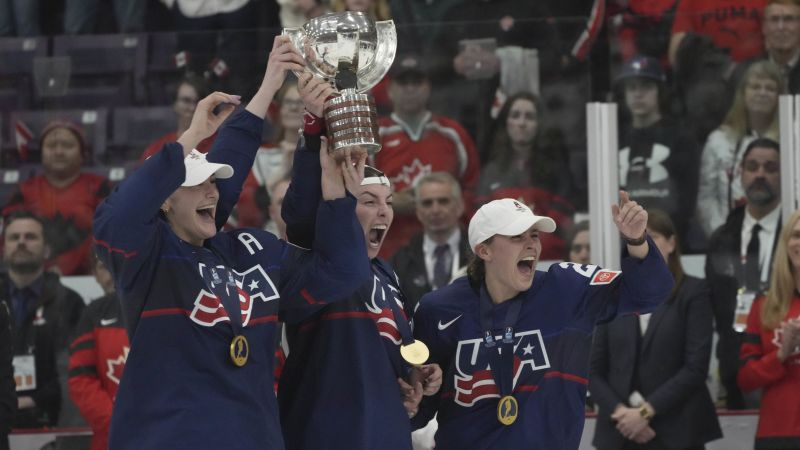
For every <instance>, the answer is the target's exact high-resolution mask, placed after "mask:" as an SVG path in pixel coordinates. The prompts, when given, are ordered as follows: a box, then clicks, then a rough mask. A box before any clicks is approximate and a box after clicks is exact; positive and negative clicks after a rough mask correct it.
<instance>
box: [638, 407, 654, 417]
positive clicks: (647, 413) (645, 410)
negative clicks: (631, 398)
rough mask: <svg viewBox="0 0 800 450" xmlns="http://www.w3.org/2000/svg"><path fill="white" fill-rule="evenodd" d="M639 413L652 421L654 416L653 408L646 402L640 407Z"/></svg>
mask: <svg viewBox="0 0 800 450" xmlns="http://www.w3.org/2000/svg"><path fill="white" fill-rule="evenodd" d="M639 415H640V416H641V417H642V419H644V420H647V421H650V419H652V418H653V410H652V409H650V408H648V407H647V404H644V405H642V406H640V407H639Z"/></svg>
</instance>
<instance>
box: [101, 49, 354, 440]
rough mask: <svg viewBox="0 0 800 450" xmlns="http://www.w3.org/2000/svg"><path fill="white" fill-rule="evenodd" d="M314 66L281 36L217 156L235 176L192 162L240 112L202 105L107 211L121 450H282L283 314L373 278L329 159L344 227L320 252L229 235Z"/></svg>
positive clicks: (104, 230)
mask: <svg viewBox="0 0 800 450" xmlns="http://www.w3.org/2000/svg"><path fill="white" fill-rule="evenodd" d="M302 64H303V61H302V57H301V56H300V55H299V53H298V52H297V50H296V49H294V47H293V46H292V45H291V43H290V42H289V41H288V38H286V37H278V38H276V40H275V45H274V47H273V50H272V53H271V54H270V60H269V63H268V65H267V72H266V74H265V76H264V81H263V82H262V85H261V88H260V89H259V91H258V93H257V94H256V95H255V96H254V97H253V99H252V100H251V102H250V103H249V104H248V106H247V108H246V110H244V111H242V112H241V113H239V114H237V115H235V116H234V117H232V118H231V119H230V120H229V121H228V122H227V123H226V126H225V127H224V128H223V129H222V130H221V131H220V133H219V136H218V137H217V139H216V141H215V145H214V148H213V149H212V151H211V154H210V155H209V159H211V160H212V161H213V160H220V159H224V160H226V162H229V163H230V164H231V165H228V164H218V163H212V162H209V161H208V160H207V159H206V157H205V155H203V154H201V153H199V152H197V151H194V150H192V149H193V148H194V147H195V145H197V144H198V143H199V142H200V141H202V140H203V139H204V138H206V137H208V136H210V135H211V134H213V133H214V132H215V131H216V130H217V128H218V127H219V125H220V124H221V123H222V122H223V121H224V120H225V118H226V117H227V116H229V115H230V114H231V111H232V110H233V106H232V105H235V104H238V103H239V99H238V97H235V96H230V95H227V94H223V93H219V92H217V93H214V94H212V95H210V96H208V97H206V98H205V99H203V100H202V101H201V102H200V103H199V104H198V106H197V109H196V111H195V116H194V118H193V120H192V124H191V126H190V128H189V130H188V131H187V132H186V133H184V134H183V135H182V136H181V137H180V138H179V139H178V141H177V142H176V143H170V144H167V145H165V147H164V149H163V150H162V151H160V152H159V153H158V154H156V155H154V156H153V157H151V158H150V159H148V160H147V161H145V163H144V164H143V165H142V167H141V168H140V169H139V170H138V171H137V172H135V173H134V174H133V175H132V176H131V177H130V178H129V179H128V180H126V181H125V182H124V183H122V184H121V185H120V186H119V187H118V188H117V189H116V190H115V191H114V192H113V193H112V194H111V196H110V197H109V198H108V199H107V200H106V202H105V203H103V204H102V205H101V206H100V208H99V209H98V211H97V213H96V216H95V223H94V230H95V242H96V248H97V250H98V254H99V256H100V257H101V259H102V260H103V262H104V263H105V264H106V265H107V266H108V267H109V268H110V269H111V271H112V273H113V275H114V278H115V281H116V285H117V292H118V293H119V296H120V299H121V302H122V309H123V317H124V319H125V322H126V326H127V328H128V334H129V335H130V340H131V350H130V353H129V354H128V358H127V362H126V366H125V373H124V376H123V378H122V382H121V383H120V386H119V390H118V393H117V399H116V404H115V406H114V414H113V416H112V419H111V422H112V423H111V431H110V437H109V444H110V445H109V447H110V448H111V449H112V450H113V449H137V450H138V449H146V448H147V449H166V448H176V449H177V448H186V449H193V450H194V449H201V450H202V449H223V448H225V449H228V448H230V449H233V448H236V449H262V448H269V449H282V448H283V447H284V445H283V438H282V436H281V433H280V426H279V424H278V411H277V402H276V400H275V395H274V392H273V383H272V365H273V361H274V359H273V351H274V342H275V336H274V334H275V322H276V320H277V315H278V310H279V306H280V308H296V309H301V310H302V309H304V308H307V307H308V306H310V305H316V304H319V303H324V302H327V301H333V300H337V299H341V298H344V297H346V296H347V295H348V294H349V293H350V292H352V290H353V289H355V288H356V287H357V286H359V285H361V284H363V283H364V281H365V280H366V279H367V277H368V273H369V268H368V265H367V264H366V260H365V258H364V250H363V248H364V241H363V237H362V235H363V233H362V232H361V228H360V227H359V226H358V223H357V221H356V219H355V216H354V210H355V200H354V199H353V198H350V197H346V195H345V188H344V181H343V180H342V177H343V173H342V171H341V168H340V167H336V165H335V164H334V163H333V161H332V160H331V159H328V158H324V159H323V160H322V161H321V163H320V164H321V166H322V171H321V174H322V175H321V178H322V179H321V186H322V197H323V200H322V201H321V202H320V205H319V219H318V221H319V222H320V223H323V224H326V225H329V224H336V225H337V226H335V227H334V226H328V227H320V228H319V229H318V231H317V236H316V237H317V239H316V245H315V246H314V249H313V251H308V250H303V249H300V248H297V247H295V246H292V245H289V244H287V243H286V242H284V241H280V240H278V239H277V238H275V237H274V235H272V234H271V233H268V232H266V231H263V230H256V229H243V230H234V231H231V232H222V233H218V232H217V230H218V228H219V227H220V226H221V225H222V224H223V223H224V222H225V219H226V218H227V216H228V214H229V212H230V211H229V208H230V207H231V206H232V205H233V204H234V203H235V201H236V198H238V194H239V191H240V190H241V187H242V183H243V182H244V179H245V177H246V176H247V174H248V172H249V169H250V166H251V165H252V163H253V158H254V156H255V153H256V151H257V149H258V144H259V140H260V137H261V127H262V126H263V120H264V115H265V114H266V110H267V106H268V105H269V103H270V101H271V99H272V96H273V95H274V93H275V91H276V90H277V88H278V87H280V85H281V83H282V82H283V80H284V78H285V75H286V73H287V70H302V69H303V66H302ZM224 104H227V105H225V106H223V105H224ZM217 107H220V112H219V114H214V112H213V111H214V110H215V108H217ZM322 156H327V155H326V154H323V155H322ZM232 166H233V167H232ZM353 173H354V171H350V172H348V173H347V176H351V175H353ZM217 184H219V186H220V188H219V190H218V188H217ZM218 200H219V205H218V204H217V203H218Z"/></svg>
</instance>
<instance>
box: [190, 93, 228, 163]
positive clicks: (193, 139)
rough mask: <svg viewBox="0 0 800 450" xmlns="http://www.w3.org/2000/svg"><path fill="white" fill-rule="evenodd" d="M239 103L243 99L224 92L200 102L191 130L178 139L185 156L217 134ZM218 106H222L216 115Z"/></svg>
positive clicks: (193, 117)
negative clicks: (203, 141)
mask: <svg viewBox="0 0 800 450" xmlns="http://www.w3.org/2000/svg"><path fill="white" fill-rule="evenodd" d="M239 103H241V97H239V96H238V95H230V94H226V93H224V92H214V93H212V94H210V95H209V96H207V97H206V98H204V99H202V100H200V101H199V102H198V103H197V108H195V110H194V115H193V116H192V123H191V124H190V125H189V129H188V130H186V131H185V132H184V133H183V134H182V135H181V136H180V137H179V138H178V143H180V144H181V145H182V146H183V154H184V155H188V154H189V153H190V152H191V151H192V149H194V148H195V147H197V144H199V143H200V141H202V140H203V139H205V138H207V137H209V136H211V135H212V134H214V133H216V132H217V129H219V127H220V125H222V122H225V119H227V118H228V116H230V115H231V113H232V112H233V111H234V110H235V109H236V105H238V104H239ZM220 105H222V106H220ZM218 106H220V109H219V112H217V113H215V112H214V110H215V109H216V108H217V107H218Z"/></svg>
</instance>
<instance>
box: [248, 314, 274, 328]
mask: <svg viewBox="0 0 800 450" xmlns="http://www.w3.org/2000/svg"><path fill="white" fill-rule="evenodd" d="M277 321H278V316H277V315H275V314H273V315H271V316H264V317H259V318H258V319H251V320H250V322H248V323H247V324H248V325H256V324H259V323H267V322H277Z"/></svg>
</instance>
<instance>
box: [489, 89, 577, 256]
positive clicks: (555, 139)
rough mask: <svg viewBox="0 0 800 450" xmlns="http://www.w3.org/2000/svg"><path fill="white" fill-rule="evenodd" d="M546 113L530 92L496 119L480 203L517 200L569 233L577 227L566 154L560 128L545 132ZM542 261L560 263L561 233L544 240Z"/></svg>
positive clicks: (512, 101)
mask: <svg viewBox="0 0 800 450" xmlns="http://www.w3.org/2000/svg"><path fill="white" fill-rule="evenodd" d="M542 116H543V110H542V105H541V103H540V102H539V97H537V96H536V95H534V94H531V93H519V94H517V95H513V96H511V97H510V98H509V99H508V100H507V101H506V102H505V104H503V107H502V109H500V114H499V115H498V117H497V122H496V124H495V128H496V130H495V133H494V139H493V145H492V147H491V154H490V158H491V160H490V162H489V163H488V164H487V165H486V167H484V169H483V171H482V172H481V178H480V183H479V185H478V189H477V196H478V201H479V202H480V203H484V202H488V201H490V200H496V199H501V198H515V199H518V200H520V201H523V202H524V203H527V204H528V205H529V206H531V205H533V206H534V207H535V210H536V214H539V215H546V216H549V217H553V218H554V219H555V220H556V221H557V222H558V223H560V224H562V226H563V227H564V228H565V229H566V228H569V227H570V226H571V224H572V213H573V208H572V205H571V204H570V203H569V202H568V201H567V200H566V197H567V196H568V195H569V191H570V185H571V182H570V179H571V178H570V176H569V168H568V167H569V164H568V162H567V156H566V155H567V151H566V149H565V148H564V147H563V145H562V140H561V138H560V137H561V135H560V133H559V132H557V131H555V130H541V129H540V126H539V125H540V124H541V123H542ZM540 239H541V242H542V254H541V258H542V259H561V257H562V256H563V255H564V237H563V236H562V235H561V234H559V233H558V232H556V233H546V234H542V235H541V236H540Z"/></svg>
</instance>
